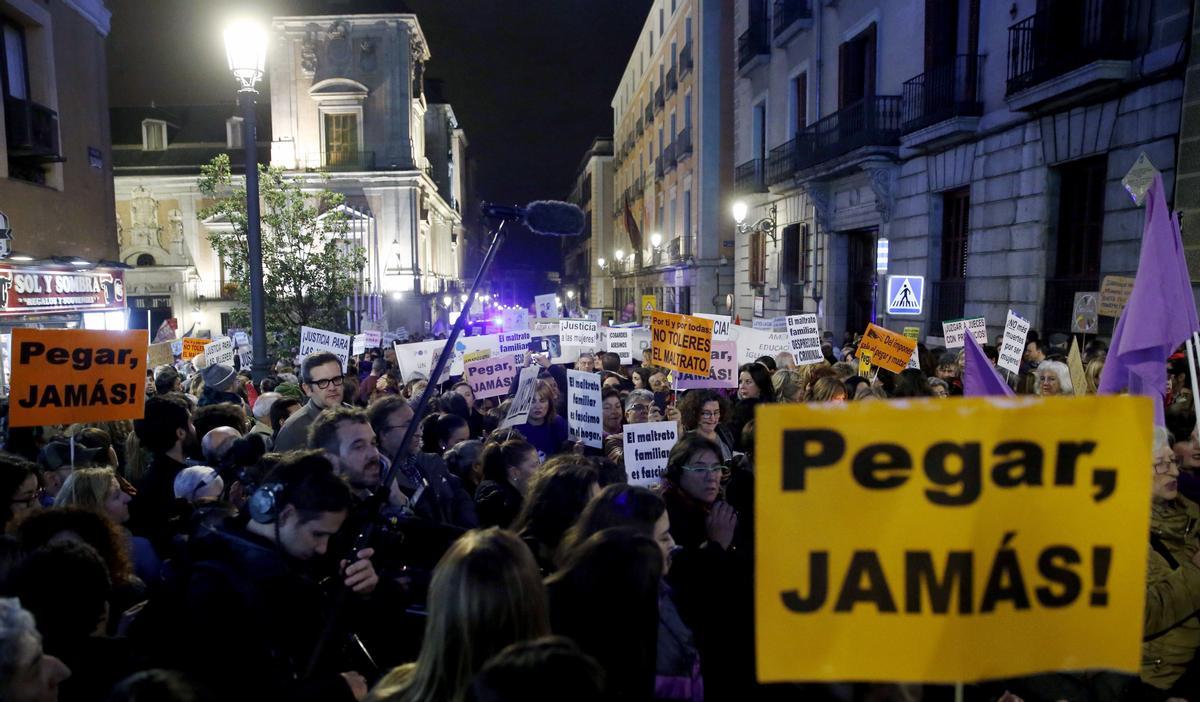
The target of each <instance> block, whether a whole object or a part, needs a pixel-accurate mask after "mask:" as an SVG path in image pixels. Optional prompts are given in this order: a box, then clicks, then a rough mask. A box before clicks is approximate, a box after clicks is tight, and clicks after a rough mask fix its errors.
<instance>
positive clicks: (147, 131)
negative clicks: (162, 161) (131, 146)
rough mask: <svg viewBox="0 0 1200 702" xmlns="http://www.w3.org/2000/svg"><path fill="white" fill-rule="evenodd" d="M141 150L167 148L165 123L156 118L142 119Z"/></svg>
mask: <svg viewBox="0 0 1200 702" xmlns="http://www.w3.org/2000/svg"><path fill="white" fill-rule="evenodd" d="M142 150H143V151H166V150H167V123H166V122H163V121H162V120H158V119H144V120H142Z"/></svg>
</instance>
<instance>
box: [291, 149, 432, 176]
mask: <svg viewBox="0 0 1200 702" xmlns="http://www.w3.org/2000/svg"><path fill="white" fill-rule="evenodd" d="M417 168H418V169H419V170H423V171H425V172H426V173H428V172H430V171H431V170H432V165H431V164H428V163H426V164H418V165H417ZM374 169H375V152H374V151H337V150H326V151H318V152H315V153H307V154H304V158H303V163H302V164H300V170H305V171H331V172H336V171H370V170H374Z"/></svg>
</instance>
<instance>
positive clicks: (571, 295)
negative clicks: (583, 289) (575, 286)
mask: <svg viewBox="0 0 1200 702" xmlns="http://www.w3.org/2000/svg"><path fill="white" fill-rule="evenodd" d="M567 299H568V300H574V299H575V291H574V290H568V291H567Z"/></svg>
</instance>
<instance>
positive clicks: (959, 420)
mask: <svg viewBox="0 0 1200 702" xmlns="http://www.w3.org/2000/svg"><path fill="white" fill-rule="evenodd" d="M1151 417H1152V414H1151V406H1150V402H1149V401H1148V400H1147V399H1146V398H1144V397H1117V396H1106V397H1095V396H1093V397H1079V398H1077V397H1065V398H1058V397H1053V398H1045V399H1041V400H1037V399H1033V398H1012V399H1003V400H1001V399H996V398H990V399H984V398H979V399H976V398H966V399H960V400H955V401H953V402H904V403H893V402H862V403H858V402H851V403H848V404H844V405H840V406H838V407H837V408H836V410H834V409H833V408H826V407H822V406H818V405H804V404H795V405H781V404H774V405H764V406H761V407H759V408H758V412H757V415H756V420H755V421H756V426H755V437H756V441H757V451H756V455H755V470H756V472H757V475H756V485H757V489H756V491H755V493H756V494H755V516H756V518H757V519H758V522H757V524H756V526H755V535H756V543H755V547H754V550H755V555H756V556H757V559H756V566H755V568H756V572H755V577H754V581H755V608H754V609H755V616H756V621H757V626H756V637H757V646H756V651H757V666H758V679H759V681H761V682H785V681H808V682H833V681H839V680H862V681H871V682H876V681H878V682H882V681H898V682H912V683H918V682H919V683H939V684H949V683H953V682H968V683H969V682H973V681H976V680H981V679H995V678H1013V677H1023V676H1026V675H1032V674H1036V673H1041V672H1049V671H1059V670H1082V669H1100V668H1103V669H1114V670H1122V671H1128V672H1131V673H1134V674H1135V675H1136V673H1137V670H1138V667H1139V664H1140V662H1141V652H1142V634H1143V618H1144V616H1145V610H1144V601H1145V597H1146V562H1147V561H1146V553H1147V550H1148V547H1147V543H1146V534H1147V533H1148V530H1149V524H1150V514H1149V512H1150V500H1147V499H1146V496H1147V495H1148V494H1150V480H1151V476H1152V474H1153V472H1152V471H1150V470H1147V469H1146V460H1147V458H1146V457H1147V456H1148V455H1149V453H1150V445H1151ZM626 460H628V457H627V458H626ZM864 514H869V515H872V518H871V519H869V520H864V519H863V515H864ZM879 524H887V525H889V528H887V529H880V528H878V525H879ZM900 641H902V642H904V645H902V646H897V645H896V642H900ZM985 652H986V653H985Z"/></svg>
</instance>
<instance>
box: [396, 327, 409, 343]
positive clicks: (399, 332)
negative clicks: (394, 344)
mask: <svg viewBox="0 0 1200 702" xmlns="http://www.w3.org/2000/svg"><path fill="white" fill-rule="evenodd" d="M395 334H396V341H408V327H396V331H395Z"/></svg>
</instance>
